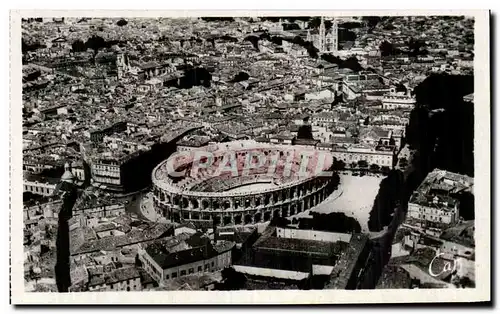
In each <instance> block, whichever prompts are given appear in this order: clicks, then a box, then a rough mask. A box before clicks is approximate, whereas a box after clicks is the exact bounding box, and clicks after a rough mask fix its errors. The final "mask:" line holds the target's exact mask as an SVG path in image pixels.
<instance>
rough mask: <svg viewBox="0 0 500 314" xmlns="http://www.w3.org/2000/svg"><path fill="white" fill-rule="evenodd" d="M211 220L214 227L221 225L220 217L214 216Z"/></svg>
mask: <svg viewBox="0 0 500 314" xmlns="http://www.w3.org/2000/svg"><path fill="white" fill-rule="evenodd" d="M212 220H213V222H214V224H215V225H216V226H218V225H220V224H221V223H222V219H221V217H220V215H214V216H213V218H212Z"/></svg>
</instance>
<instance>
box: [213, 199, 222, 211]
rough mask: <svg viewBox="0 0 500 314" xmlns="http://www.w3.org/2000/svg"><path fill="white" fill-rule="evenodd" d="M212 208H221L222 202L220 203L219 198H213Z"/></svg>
mask: <svg viewBox="0 0 500 314" xmlns="http://www.w3.org/2000/svg"><path fill="white" fill-rule="evenodd" d="M212 208H213V209H214V210H217V209H220V203H219V200H217V199H215V200H213V202H212Z"/></svg>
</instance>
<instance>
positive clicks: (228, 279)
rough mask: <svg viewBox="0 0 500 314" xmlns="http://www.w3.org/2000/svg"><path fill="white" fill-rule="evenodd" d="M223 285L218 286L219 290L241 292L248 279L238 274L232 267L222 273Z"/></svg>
mask: <svg viewBox="0 0 500 314" xmlns="http://www.w3.org/2000/svg"><path fill="white" fill-rule="evenodd" d="M221 275H222V283H221V284H218V285H216V288H217V290H239V289H242V288H243V287H244V286H245V283H246V281H247V278H246V277H245V275H244V274H242V273H239V272H237V271H236V270H234V268H232V267H227V268H224V269H223V270H222V271H221Z"/></svg>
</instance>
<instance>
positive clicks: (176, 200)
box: [172, 195, 180, 206]
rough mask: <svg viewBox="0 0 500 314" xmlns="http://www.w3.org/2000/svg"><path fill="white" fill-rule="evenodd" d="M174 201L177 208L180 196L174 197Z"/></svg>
mask: <svg viewBox="0 0 500 314" xmlns="http://www.w3.org/2000/svg"><path fill="white" fill-rule="evenodd" d="M172 200H173V203H174V205H175V206H179V203H180V198H179V196H178V195H174V196H172Z"/></svg>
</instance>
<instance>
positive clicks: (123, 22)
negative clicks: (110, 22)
mask: <svg viewBox="0 0 500 314" xmlns="http://www.w3.org/2000/svg"><path fill="white" fill-rule="evenodd" d="M127 24H128V22H127V20H125V19H121V20H119V21H118V22H116V25H118V26H120V27H121V26H125V25H127Z"/></svg>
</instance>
